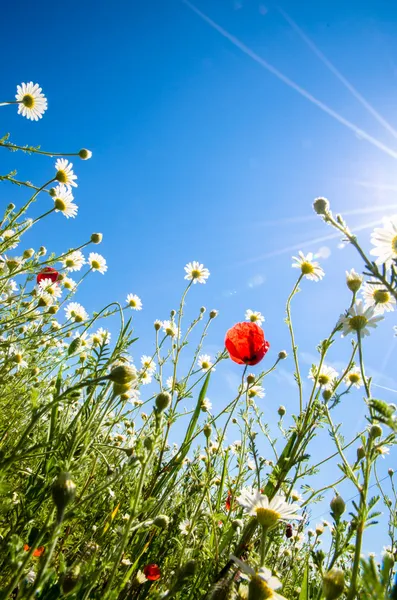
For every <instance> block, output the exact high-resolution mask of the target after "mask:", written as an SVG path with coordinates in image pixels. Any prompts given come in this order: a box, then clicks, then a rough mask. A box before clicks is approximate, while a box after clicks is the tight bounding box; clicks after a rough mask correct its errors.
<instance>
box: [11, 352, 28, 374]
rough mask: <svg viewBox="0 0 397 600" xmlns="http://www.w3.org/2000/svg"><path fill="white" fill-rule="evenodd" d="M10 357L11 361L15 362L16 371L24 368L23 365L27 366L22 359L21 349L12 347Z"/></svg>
mask: <svg viewBox="0 0 397 600" xmlns="http://www.w3.org/2000/svg"><path fill="white" fill-rule="evenodd" d="M11 358H12V361H13V362H14V363H15V366H16V368H17V370H18V371H19V370H20V369H24V368H25V367H27V366H28V363H27V362H26V360H25V359H24V357H23V354H22V351H21V350H18V349H16V348H14V350H13V353H12V356H11Z"/></svg>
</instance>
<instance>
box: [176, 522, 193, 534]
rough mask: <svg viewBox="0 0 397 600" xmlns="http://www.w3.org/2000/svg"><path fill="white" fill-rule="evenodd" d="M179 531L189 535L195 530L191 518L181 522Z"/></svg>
mask: <svg viewBox="0 0 397 600" xmlns="http://www.w3.org/2000/svg"><path fill="white" fill-rule="evenodd" d="M178 527H179V531H180V532H181V534H182V535H189V533H192V532H193V531H194V527H193V523H192V522H191V520H190V519H184V520H183V521H181V522H180V523H179V526H178Z"/></svg>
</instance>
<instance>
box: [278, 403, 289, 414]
mask: <svg viewBox="0 0 397 600" xmlns="http://www.w3.org/2000/svg"><path fill="white" fill-rule="evenodd" d="M277 412H278V414H279V415H280V417H283V416H284V415H285V413H286V412H287V410H286V408H285V406H283V405H282V404H281V405H280V406H279V407H278V410H277Z"/></svg>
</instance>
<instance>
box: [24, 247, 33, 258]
mask: <svg viewBox="0 0 397 600" xmlns="http://www.w3.org/2000/svg"><path fill="white" fill-rule="evenodd" d="M33 254H34V250H33V248H28V249H27V250H24V251H23V254H22V256H23V258H32V256H33Z"/></svg>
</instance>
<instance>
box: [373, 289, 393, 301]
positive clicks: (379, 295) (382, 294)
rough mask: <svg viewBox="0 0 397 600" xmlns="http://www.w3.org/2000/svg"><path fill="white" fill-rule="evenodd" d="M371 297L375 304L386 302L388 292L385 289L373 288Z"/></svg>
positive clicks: (388, 299) (388, 296)
mask: <svg viewBox="0 0 397 600" xmlns="http://www.w3.org/2000/svg"><path fill="white" fill-rule="evenodd" d="M373 298H374V300H375V302H376V304H386V303H387V302H389V301H390V294H389V292H386V290H375V292H374V293H373Z"/></svg>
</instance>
